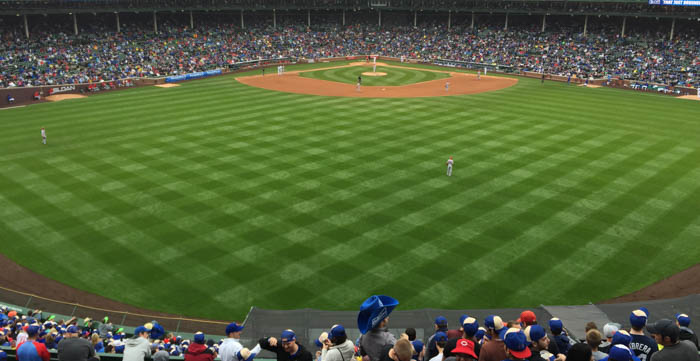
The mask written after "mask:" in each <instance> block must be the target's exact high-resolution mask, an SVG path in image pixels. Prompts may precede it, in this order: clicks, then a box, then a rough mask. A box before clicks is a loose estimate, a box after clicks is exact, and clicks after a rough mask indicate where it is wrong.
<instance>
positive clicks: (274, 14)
mask: <svg viewBox="0 0 700 361" xmlns="http://www.w3.org/2000/svg"><path fill="white" fill-rule="evenodd" d="M272 27H273V28H275V29H277V10H275V9H272Z"/></svg>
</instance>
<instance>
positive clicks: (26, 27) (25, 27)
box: [22, 14, 29, 39]
mask: <svg viewBox="0 0 700 361" xmlns="http://www.w3.org/2000/svg"><path fill="white" fill-rule="evenodd" d="M22 17H23V18H24V36H26V37H27V39H29V24H27V14H24V15H22Z"/></svg>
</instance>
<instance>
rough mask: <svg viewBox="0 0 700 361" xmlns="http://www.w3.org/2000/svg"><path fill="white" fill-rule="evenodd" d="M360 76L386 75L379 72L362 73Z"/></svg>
mask: <svg viewBox="0 0 700 361" xmlns="http://www.w3.org/2000/svg"><path fill="white" fill-rule="evenodd" d="M362 75H365V76H386V73H384V72H381V71H366V72H364V73H362Z"/></svg>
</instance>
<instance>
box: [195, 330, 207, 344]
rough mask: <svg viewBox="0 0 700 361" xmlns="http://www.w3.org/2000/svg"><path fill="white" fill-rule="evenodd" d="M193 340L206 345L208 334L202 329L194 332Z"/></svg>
mask: <svg viewBox="0 0 700 361" xmlns="http://www.w3.org/2000/svg"><path fill="white" fill-rule="evenodd" d="M192 341H194V343H198V344H200V345H204V342H206V336H205V335H204V333H203V332H202V331H199V332H197V333H195V334H194V339H193V340H192Z"/></svg>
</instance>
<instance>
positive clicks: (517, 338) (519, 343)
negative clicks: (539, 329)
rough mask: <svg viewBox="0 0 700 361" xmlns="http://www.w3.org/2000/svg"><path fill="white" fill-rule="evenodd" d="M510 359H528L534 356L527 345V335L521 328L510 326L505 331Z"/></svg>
mask: <svg viewBox="0 0 700 361" xmlns="http://www.w3.org/2000/svg"><path fill="white" fill-rule="evenodd" d="M503 335H504V336H503V342H504V344H505V347H506V352H507V355H508V356H507V359H508V360H527V359H529V358H530V356H532V353H531V352H530V349H529V348H528V347H527V337H526V336H525V333H524V332H523V331H522V330H521V329H519V328H509V329H508V330H507V331H505V332H504V333H503Z"/></svg>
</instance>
